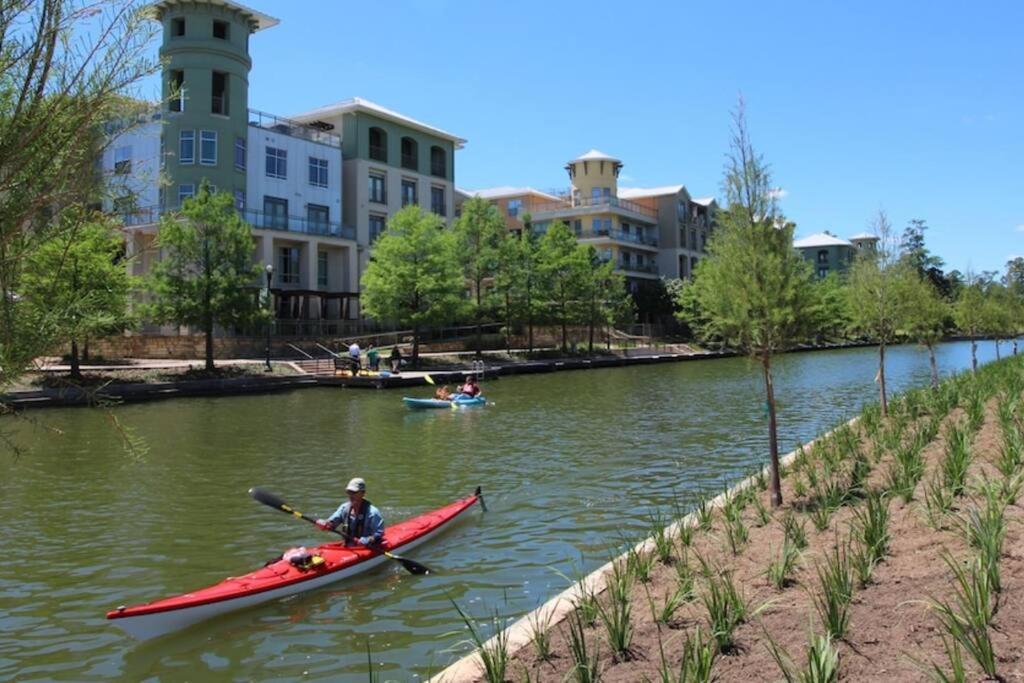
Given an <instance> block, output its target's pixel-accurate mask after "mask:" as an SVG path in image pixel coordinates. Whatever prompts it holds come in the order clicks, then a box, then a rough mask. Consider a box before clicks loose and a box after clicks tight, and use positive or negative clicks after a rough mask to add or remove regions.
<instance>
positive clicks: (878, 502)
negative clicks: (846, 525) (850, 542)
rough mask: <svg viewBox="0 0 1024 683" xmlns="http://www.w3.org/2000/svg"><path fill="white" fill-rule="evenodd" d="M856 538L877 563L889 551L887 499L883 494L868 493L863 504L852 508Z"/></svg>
mask: <svg viewBox="0 0 1024 683" xmlns="http://www.w3.org/2000/svg"><path fill="white" fill-rule="evenodd" d="M853 529H854V533H855V535H856V538H857V540H858V541H860V543H861V544H862V545H863V546H864V548H865V550H866V551H867V552H868V553H869V554H870V556H871V559H872V561H873V562H874V563H875V564H877V563H878V562H880V561H881V560H882V558H884V557H885V555H886V554H887V553H888V552H889V542H890V540H891V536H890V534H889V500H888V498H886V497H885V495H884V494H879V493H874V494H871V495H869V496H868V497H867V498H866V499H865V501H864V505H863V506H861V507H858V508H854V510H853Z"/></svg>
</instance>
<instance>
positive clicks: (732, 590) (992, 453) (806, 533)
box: [432, 358, 1024, 683]
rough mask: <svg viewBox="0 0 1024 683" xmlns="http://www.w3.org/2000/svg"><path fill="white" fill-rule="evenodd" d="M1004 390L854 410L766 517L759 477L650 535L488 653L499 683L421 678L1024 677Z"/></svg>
mask: <svg viewBox="0 0 1024 683" xmlns="http://www.w3.org/2000/svg"><path fill="white" fill-rule="evenodd" d="M1022 373H1024V364H1022V363H1021V362H1020V360H1019V359H1016V358H1014V359H1009V360H1004V361H1003V362H1001V363H996V364H993V365H991V366H986V367H985V368H983V369H981V370H980V371H979V373H978V375H977V377H974V376H971V375H961V376H958V377H956V378H954V379H951V380H947V382H945V383H944V384H943V386H942V388H941V390H940V391H938V392H931V391H914V392H910V393H908V394H906V395H905V396H903V397H901V398H900V399H899V400H896V401H893V402H892V403H891V414H890V416H889V417H888V418H887V419H883V418H881V416H880V415H879V414H878V410H877V407H873V408H869V409H866V410H865V411H864V413H863V414H862V415H861V416H860V418H859V419H858V420H856V421H855V422H854V423H851V424H848V425H845V426H842V427H840V428H838V429H836V430H834V431H833V432H831V433H829V434H828V435H827V436H826V437H823V438H821V439H819V440H817V441H816V442H814V443H812V444H810V445H808V446H807V447H805V448H801V449H799V450H798V451H797V452H795V453H793V454H791V455H790V456H789V457H788V462H787V464H786V467H785V474H786V475H787V476H785V478H784V479H783V496H784V500H785V501H786V502H785V504H784V505H783V506H782V507H781V508H780V509H778V510H770V508H769V507H768V499H767V493H766V492H765V491H764V488H765V485H764V484H765V481H764V477H763V476H760V477H754V478H751V479H750V480H747V481H746V482H744V483H743V484H741V485H739V486H737V487H734V488H733V489H731V490H730V491H729V492H727V493H726V494H723V495H722V496H720V497H719V498H718V499H716V500H715V501H707V502H706V503H704V504H703V505H700V506H698V510H697V511H696V512H694V513H692V514H690V515H689V516H687V517H684V518H682V519H681V520H680V522H678V523H677V524H675V525H670V526H667V527H664V528H662V527H661V525H660V524H658V523H657V521H656V520H652V526H653V527H654V529H653V535H652V537H651V538H649V539H648V540H647V541H646V542H644V543H642V544H640V545H639V546H637V547H635V548H633V549H631V550H629V551H628V552H627V553H626V554H624V555H623V556H620V557H618V558H616V559H614V560H612V561H611V562H609V563H608V564H607V565H605V566H604V567H602V568H601V569H600V570H598V571H597V572H595V573H594V574H592V575H590V576H589V577H587V578H586V579H584V580H583V581H581V582H580V583H579V584H577V585H576V586H574V587H573V588H572V589H570V590H569V591H567V592H566V593H564V594H562V595H561V596H559V597H557V598H555V599H554V600H552V601H550V602H548V603H547V604H545V605H544V606H542V607H541V608H539V609H538V610H537V611H535V612H533V613H531V614H530V615H528V616H527V617H524V618H523V619H521V620H520V621H519V622H517V623H516V624H515V625H513V626H512V627H511V628H510V629H509V630H507V631H504V632H502V633H501V635H500V636H498V637H495V638H492V639H491V640H490V641H488V643H487V645H485V648H484V650H485V652H486V653H487V654H488V655H489V658H490V660H491V663H492V667H495V666H497V665H499V664H500V663H501V662H502V661H506V662H507V668H506V670H505V671H504V673H503V674H502V675H498V673H497V672H492V675H490V676H488V675H485V674H483V667H482V666H481V664H480V660H479V657H478V656H474V657H470V658H468V659H465V660H462V661H460V662H458V663H456V664H455V665H453V666H452V667H449V668H448V669H446V670H445V671H444V672H442V673H441V674H439V675H438V676H436V677H435V678H434V679H432V680H433V681H435V682H441V681H443V682H444V683H454V682H456V681H477V680H484V681H491V680H506V679H507V680H516V681H519V680H529V681H562V680H566V679H568V680H578V681H586V680H591V681H595V680H601V681H623V682H625V681H640V680H677V676H678V675H679V673H680V670H681V668H686V667H690V669H691V672H690V673H691V676H692V675H693V673H694V671H693V669H694V668H701V666H702V667H703V668H704V672H703V673H704V674H705V675H704V676H695V677H693V678H686V679H680V680H712V679H713V677H714V676H718V677H719V679H720V680H774V679H779V678H788V676H790V675H792V676H796V675H797V674H798V672H806V671H807V670H808V668H809V667H810V666H811V664H810V663H809V662H810V661H811V655H810V652H809V650H811V649H813V650H814V653H815V661H817V662H818V663H819V665H818V667H817V668H818V674H819V677H818V678H814V679H812V680H837V679H840V678H841V679H846V680H878V681H882V680H885V681H918V680H922V679H926V678H928V677H929V676H931V673H930V672H935V671H942V672H944V673H945V674H946V675H949V674H950V672H952V671H954V670H956V669H957V668H958V667H960V666H961V665H962V667H963V668H964V669H965V670H966V672H967V676H968V677H969V679H972V680H977V679H978V678H979V677H980V676H985V675H987V676H988V677H989V678H992V679H994V680H1011V679H1018V678H1020V677H1022V676H1024V659H1022V657H1024V655H1022V653H1021V651H1020V648H1019V645H1018V644H1019V643H1020V642H1024V615H1022V614H1021V613H1020V611H1019V610H1017V609H1016V608H1015V606H1016V605H1018V604H1019V603H1020V600H1021V599H1022V598H1024V533H1022V528H1021V523H1022V522H1024V510H1022V508H1021V506H1020V504H1019V501H1020V496H1021V492H1022V488H1024V436H1022V425H1024V401H1022V399H1021V393H1022V391H1024V374H1022ZM983 599H984V605H987V607H982V608H979V609H977V610H975V611H973V612H972V610H971V609H969V606H971V605H978V604H980V603H982V601H983ZM476 626H477V628H479V627H480V625H479V624H477V625H476ZM975 651H977V652H978V655H977V656H976V657H975V656H973V653H974V652H975ZM699 663H700V665H698V664H699ZM781 669H788V672H787V673H784V672H783V671H782V670H781ZM827 669H830V670H831V671H832V673H831V674H830V675H822V674H826V673H827V672H826V671H825V670H827ZM996 676H998V677H1001V678H998V679H997V678H995V677H996ZM949 680H958V679H956V678H950V679H949ZM959 680H964V679H963V678H960V679H959Z"/></svg>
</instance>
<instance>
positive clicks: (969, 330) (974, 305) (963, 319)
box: [953, 271, 985, 372]
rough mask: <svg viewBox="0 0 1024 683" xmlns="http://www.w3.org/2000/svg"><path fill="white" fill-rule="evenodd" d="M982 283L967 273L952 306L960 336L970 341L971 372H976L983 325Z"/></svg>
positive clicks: (983, 293) (983, 298) (983, 300)
mask: <svg viewBox="0 0 1024 683" xmlns="http://www.w3.org/2000/svg"><path fill="white" fill-rule="evenodd" d="M984 306H985V290H984V283H982V282H981V281H979V280H978V278H977V277H976V276H975V275H974V274H973V273H971V272H970V271H968V273H967V275H966V277H964V284H963V285H962V286H961V287H960V295H959V296H958V297H957V300H956V303H955V304H954V305H953V320H954V321H955V322H956V326H957V328H958V329H959V330H960V332H961V333H962V334H965V335H967V337H969V338H970V340H971V371H972V372H977V371H978V336H979V335H980V334H981V333H982V329H983V326H984V323H985V310H984Z"/></svg>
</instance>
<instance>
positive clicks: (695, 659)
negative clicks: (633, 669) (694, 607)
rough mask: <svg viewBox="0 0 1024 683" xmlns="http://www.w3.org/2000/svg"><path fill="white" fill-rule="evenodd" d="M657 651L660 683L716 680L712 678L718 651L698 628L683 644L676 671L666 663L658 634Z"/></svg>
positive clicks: (691, 682)
mask: <svg viewBox="0 0 1024 683" xmlns="http://www.w3.org/2000/svg"><path fill="white" fill-rule="evenodd" d="M658 651H659V653H660V654H661V666H659V667H658V680H659V682H660V683H711V681H714V680H717V679H716V677H715V676H714V668H715V661H716V660H717V658H718V650H717V648H716V647H715V644H714V640H712V639H706V638H705V637H704V634H703V632H702V631H701V628H700V626H698V627H697V628H695V629H694V631H693V635H692V636H690V637H688V638H687V639H686V640H685V641H684V642H683V654H682V659H681V660H680V662H679V668H678V669H673V668H672V667H671V665H669V663H668V658H667V657H666V656H665V647H664V644H663V643H662V641H661V636H660V632H659V636H658ZM644 680H645V681H646V680H648V679H646V678H645V679H644Z"/></svg>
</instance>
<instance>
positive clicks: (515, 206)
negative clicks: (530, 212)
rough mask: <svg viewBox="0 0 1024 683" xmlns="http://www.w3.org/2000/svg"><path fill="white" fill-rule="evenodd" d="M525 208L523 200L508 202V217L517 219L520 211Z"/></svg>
mask: <svg viewBox="0 0 1024 683" xmlns="http://www.w3.org/2000/svg"><path fill="white" fill-rule="evenodd" d="M522 208H523V200H522V199H510V200H508V215H509V216H511V217H512V218H516V217H517V216H518V215H519V211H520V209H522Z"/></svg>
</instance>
